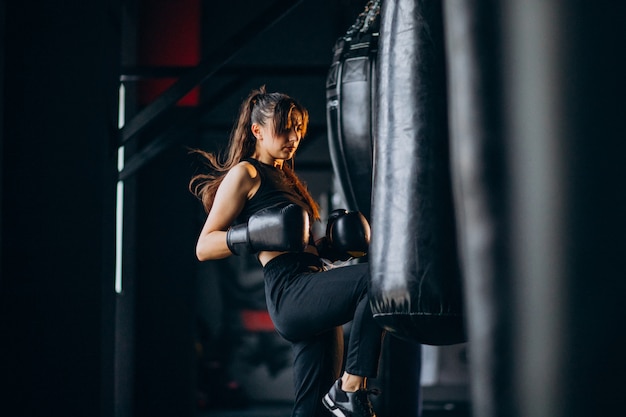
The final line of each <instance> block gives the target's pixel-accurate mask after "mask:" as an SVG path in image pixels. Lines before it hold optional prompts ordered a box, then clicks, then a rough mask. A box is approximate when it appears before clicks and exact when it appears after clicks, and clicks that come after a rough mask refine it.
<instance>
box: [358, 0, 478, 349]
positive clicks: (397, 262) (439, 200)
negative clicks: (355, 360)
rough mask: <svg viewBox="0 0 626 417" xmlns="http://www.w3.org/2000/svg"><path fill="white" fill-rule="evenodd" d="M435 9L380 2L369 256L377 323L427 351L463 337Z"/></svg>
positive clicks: (435, 5) (399, 0)
mask: <svg viewBox="0 0 626 417" xmlns="http://www.w3.org/2000/svg"><path fill="white" fill-rule="evenodd" d="M441 7H442V6H441V2H430V1H413V0H394V1H392V0H390V1H386V2H384V3H383V4H382V10H381V22H380V36H379V49H378V72H377V83H378V87H377V91H378V96H377V109H378V112H377V123H376V134H375V138H376V140H375V142H374V178H373V181H374V182H373V194H372V219H371V224H372V241H371V244H370V252H369V257H370V265H371V275H372V276H371V286H370V299H371V303H372V311H373V313H374V317H375V318H376V320H377V322H378V323H379V324H380V325H381V326H383V327H384V328H385V329H387V330H388V331H389V332H391V333H392V334H394V335H395V336H397V337H400V338H405V339H408V340H414V341H417V342H419V343H423V344H431V345H446V344H455V343H461V342H464V341H465V340H466V336H465V328H464V320H463V314H462V313H463V302H462V301H463V300H462V282H461V274H460V266H459V259H458V254H457V240H456V221H455V217H454V209H453V204H452V186H451V179H450V173H449V171H450V164H449V155H448V132H447V115H446V114H447V108H446V105H447V103H446V78H445V73H446V68H445V56H444V52H445V50H444V43H443V24H442V23H443V18H442V10H441Z"/></svg>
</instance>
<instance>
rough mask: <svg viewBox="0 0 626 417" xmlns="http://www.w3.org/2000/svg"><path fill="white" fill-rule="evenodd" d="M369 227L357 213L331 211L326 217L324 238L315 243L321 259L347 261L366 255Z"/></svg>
mask: <svg viewBox="0 0 626 417" xmlns="http://www.w3.org/2000/svg"><path fill="white" fill-rule="evenodd" d="M369 244H370V225H369V223H368V222H367V219H366V218H365V216H363V215H362V214H361V213H360V212H358V211H347V210H344V209H338V210H333V211H332V212H331V213H330V215H329V216H328V222H327V224H326V236H324V237H322V238H321V239H319V240H318V241H317V242H315V245H316V247H317V251H318V253H319V255H320V256H321V257H322V258H326V259H328V260H330V261H333V262H334V261H339V260H341V261H347V260H348V259H350V258H360V257H363V256H365V255H367V251H368V249H369Z"/></svg>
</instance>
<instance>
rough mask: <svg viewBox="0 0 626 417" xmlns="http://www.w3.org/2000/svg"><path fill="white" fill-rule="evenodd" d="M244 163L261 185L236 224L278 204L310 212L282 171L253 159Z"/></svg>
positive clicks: (238, 217)
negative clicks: (291, 204) (297, 206)
mask: <svg viewBox="0 0 626 417" xmlns="http://www.w3.org/2000/svg"><path fill="white" fill-rule="evenodd" d="M244 161H246V162H249V163H250V164H252V165H253V166H254V167H255V168H256V170H257V172H258V173H259V176H260V178H261V185H260V186H259V189H258V190H257V192H256V193H255V194H254V196H252V198H251V199H250V200H248V201H247V202H246V205H245V206H244V207H243V210H242V211H241V213H239V216H237V223H245V222H247V221H248V219H249V218H250V216H251V215H253V214H254V213H256V212H257V211H259V210H261V209H264V208H266V207H270V206H273V205H276V204H279V203H285V204H289V203H294V204H297V205H299V206H301V207H302V208H304V209H305V210H306V211H307V212H308V213H310V212H311V210H310V208H309V205H308V203H307V201H306V200H305V199H304V197H302V196H301V195H300V193H299V192H298V190H297V188H296V186H295V185H294V184H292V182H291V181H290V180H289V178H287V176H286V174H285V173H284V172H283V170H282V169H280V168H276V167H274V166H272V165H268V164H265V163H263V162H261V161H259V160H257V159H254V158H246V159H244Z"/></svg>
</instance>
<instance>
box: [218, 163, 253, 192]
mask: <svg viewBox="0 0 626 417" xmlns="http://www.w3.org/2000/svg"><path fill="white" fill-rule="evenodd" d="M224 180H225V181H226V180H228V181H227V182H228V183H230V184H234V185H236V186H239V187H246V186H247V187H246V188H250V187H253V186H255V185H257V184H258V182H259V180H260V178H259V171H258V170H257V169H256V167H255V166H254V165H253V164H251V163H250V162H248V161H241V162H239V163H238V164H237V165H235V166H233V167H232V168H231V169H230V170H229V171H228V174H226V177H225V178H224Z"/></svg>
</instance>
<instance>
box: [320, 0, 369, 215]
mask: <svg viewBox="0 0 626 417" xmlns="http://www.w3.org/2000/svg"><path fill="white" fill-rule="evenodd" d="M379 12H380V0H378V1H370V2H369V3H368V5H367V7H366V9H365V11H364V12H363V13H361V14H360V15H359V17H358V19H357V21H356V22H355V23H354V25H352V27H351V28H350V29H349V30H348V31H347V32H346V35H345V36H343V37H341V38H339V39H338V40H337V42H336V44H335V47H334V49H333V62H332V65H331V67H330V70H329V72H328V77H327V80H326V118H327V125H328V148H329V151H330V157H331V160H332V164H333V170H334V172H335V175H336V177H337V178H338V180H339V186H340V192H341V194H342V196H343V198H344V200H345V204H346V206H347V208H348V209H349V210H352V211H360V212H361V213H362V214H363V215H364V216H365V218H366V219H367V220H368V221H369V220H370V211H371V197H372V159H373V156H372V147H373V144H372V133H373V132H372V126H373V108H374V100H375V91H374V88H375V83H374V79H375V66H376V50H377V46H378V26H379Z"/></svg>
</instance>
